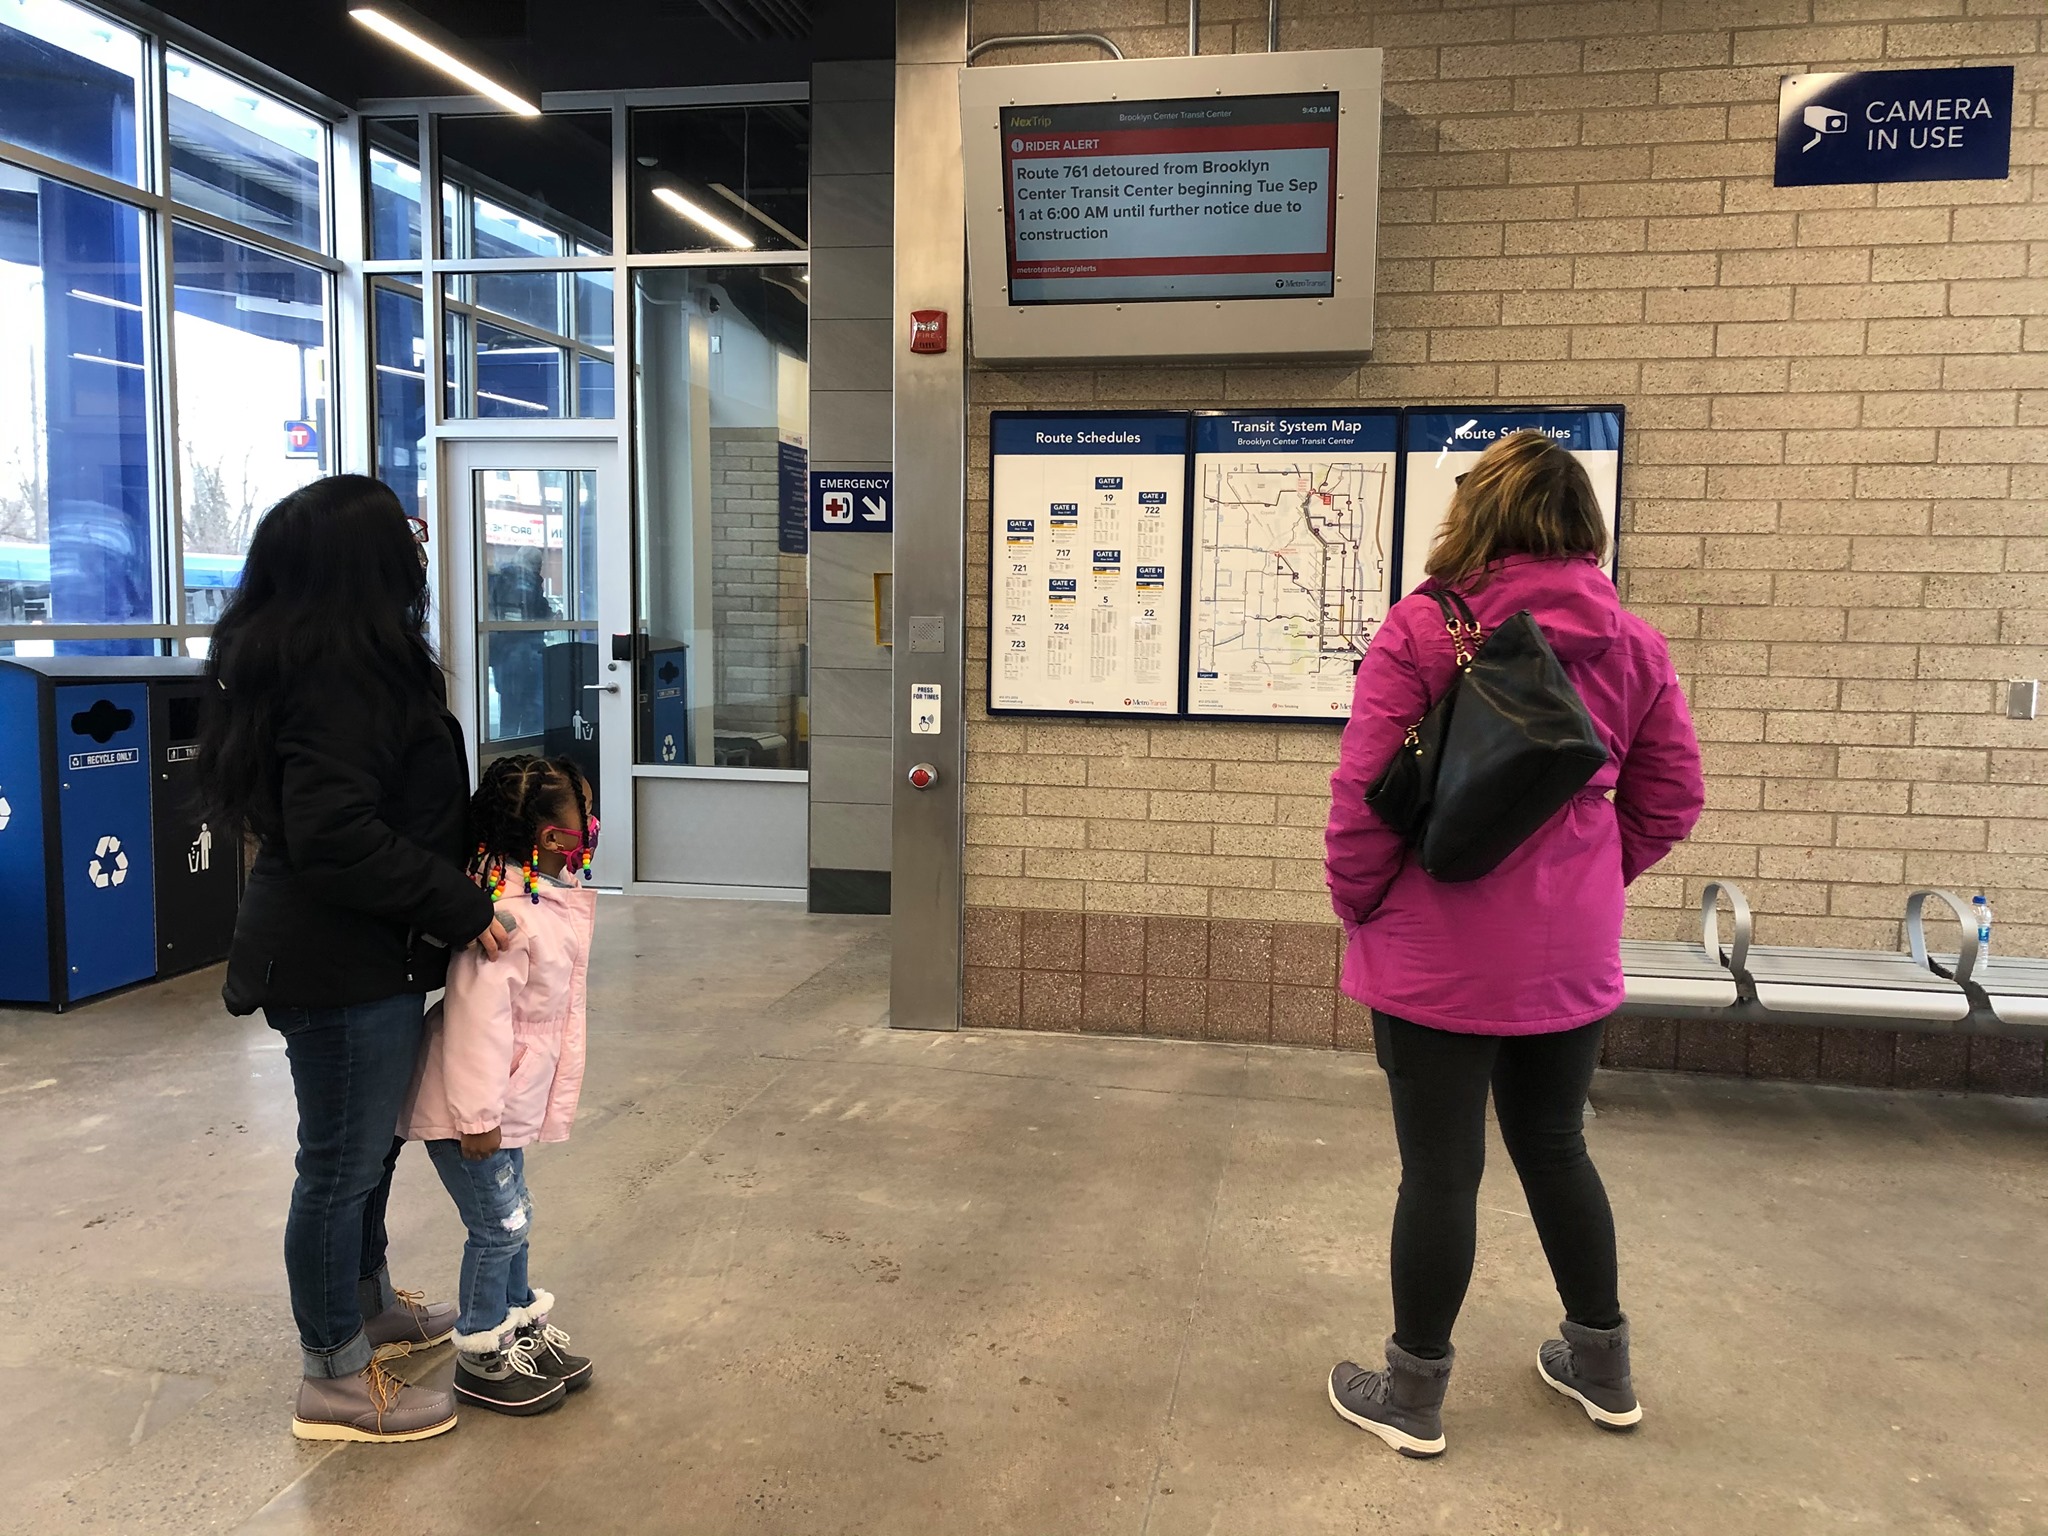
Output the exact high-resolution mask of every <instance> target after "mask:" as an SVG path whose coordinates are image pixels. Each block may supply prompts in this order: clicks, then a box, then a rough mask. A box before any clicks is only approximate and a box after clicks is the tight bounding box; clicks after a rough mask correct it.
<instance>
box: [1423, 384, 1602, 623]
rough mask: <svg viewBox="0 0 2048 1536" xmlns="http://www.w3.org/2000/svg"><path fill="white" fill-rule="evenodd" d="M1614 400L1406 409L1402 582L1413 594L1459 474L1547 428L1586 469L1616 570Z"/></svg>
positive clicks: (1447, 508) (1547, 431)
mask: <svg viewBox="0 0 2048 1536" xmlns="http://www.w3.org/2000/svg"><path fill="white" fill-rule="evenodd" d="M1621 418H1622V412H1621V407H1620V406H1618V405H1592V406H1528V407H1525V408H1523V409H1520V410H1509V411H1503V410H1499V409H1497V408H1488V407H1475V408H1472V409H1469V410H1467V409H1460V408H1458V407H1456V406H1433V407H1429V408H1425V409H1417V408H1414V407H1410V408H1409V410H1408V412H1407V415H1406V417H1405V418H1404V420H1403V422H1402V426H1401V452H1402V456H1403V459H1404V461H1405V462H1404V464H1403V466H1402V468H1403V473H1402V490H1401V585H1400V587H1399V589H1398V591H1397V594H1396V595H1400V594H1405V593H1409V592H1413V591H1414V590H1415V589H1416V588H1417V587H1418V586H1420V585H1421V584H1422V581H1423V579H1424V576H1423V566H1424V565H1425V564H1426V563H1427V562H1428V560H1429V547H1430V545H1431V544H1432V543H1434V542H1435V541H1436V536H1437V532H1438V530H1439V529H1441V528H1442V527H1443V525H1444V516H1445V514H1447V513H1448V512H1449V511H1450V509H1451V493H1452V492H1453V491H1455V490H1456V489H1457V485H1458V476H1460V475H1462V474H1464V473H1465V471H1466V470H1468V469H1470V468H1471V467H1472V465H1473V464H1474V462H1476V461H1477V460H1478V458H1479V455H1480V454H1481V453H1483V452H1485V451H1486V449H1487V448H1489V447H1491V446H1492V445H1493V444H1494V443H1496V442H1498V441H1500V439H1502V438H1503V437H1506V436H1507V435H1508V434H1509V433H1511V432H1520V431H1524V430H1530V429H1533V430H1534V431H1537V432H1544V433H1548V434H1549V435H1550V436H1551V437H1552V438H1554V439H1555V440H1556V441H1558V442H1560V443H1562V444H1564V446H1565V447H1566V448H1568V449H1570V450H1571V454H1572V457H1573V458H1575V459H1577V460H1578V461H1579V462H1580V463H1581V464H1583V465H1585V466H1586V473H1587V475H1588V476H1589V477H1590V478H1591V479H1592V481H1593V495H1594V496H1595V498H1596V499H1597V500H1598V501H1599V503H1600V510H1601V511H1602V512H1603V513H1605V514H1606V517H1607V574H1608V575H1609V576H1612V575H1613V574H1614V572H1615V569H1616V566H1615V538H1616V534H1617V532H1618V530H1619V527H1620V524H1619V522H1618V516H1619V511H1620V507H1621V424H1622V421H1621Z"/></svg>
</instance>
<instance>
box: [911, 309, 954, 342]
mask: <svg viewBox="0 0 2048 1536" xmlns="http://www.w3.org/2000/svg"><path fill="white" fill-rule="evenodd" d="M910 350H911V351H913V352H943V351H945V350H946V312H945V311H944V310H943V309H913V310H912V311H911V312H910Z"/></svg>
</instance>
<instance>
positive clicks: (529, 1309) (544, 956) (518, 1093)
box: [400, 757, 597, 1414]
mask: <svg viewBox="0 0 2048 1536" xmlns="http://www.w3.org/2000/svg"><path fill="white" fill-rule="evenodd" d="M470 825H471V832H470V835H471V836H472V837H473V838H474V839H475V841H476V854H475V856H474V858H473V860H472V862H471V873H472V874H473V875H475V876H476V877H477V878H478V879H479V880H481V881H482V882H484V884H485V885H486V886H487V887H488V888H489V890H490V893H491V896H492V898H493V900H494V902H495V904H496V907H497V912H498V918H499V921H500V922H502V923H503V924H504V925H505V927H507V928H509V929H512V937H511V939H510V941H509V943H508V944H507V945H506V946H505V948H504V949H503V950H502V951H501V952H500V953H499V954H498V955H497V957H496V958H494V959H489V960H486V959H483V958H482V957H481V956H480V955H477V954H473V953H464V954H460V955H457V956H456V957H455V958H454V959H453V960H451V961H450V962H449V966H448V995H447V998H446V1000H445V1001H444V1003H443V1004H442V1006H441V1007H440V1008H439V1009H437V1010H436V1011H435V1012H434V1013H433V1014H431V1015H430V1016H429V1017H428V1019H427V1045H426V1050H425V1052H424V1053H423V1054H422V1056H421V1059H420V1068H419V1075H418V1077H417V1078H416V1079H415V1081H414V1083H413V1090H412V1097H411V1099H410V1101H409V1102H408V1104H407V1107H406V1113H405V1118H404V1122H403V1124H402V1125H401V1126H400V1132H401V1134H402V1135H404V1136H405V1137H407V1138H408V1139H410V1140H413V1141H424V1142H425V1143H426V1144H427V1151H428V1153H429V1154H430V1155H431V1156H432V1157H433V1159H434V1169H435V1171H436V1172H437V1173H439V1174H440V1175H441V1182H442V1184H443V1185H444V1186H446V1188H447V1190H448V1193H449V1195H450V1197H452V1198H453V1199H454V1201H455V1206H456V1209H457V1210H458V1211H460V1212H461V1213H462V1220H463V1224H464V1225H465V1226H466V1227H467V1228H468V1229H469V1240H468V1241H467V1242H466V1243H464V1244H463V1248H462V1296H461V1299H462V1316H461V1318H460V1319H459V1320H458V1321H457V1323H456V1331H455V1348H456V1362H455V1396H456V1398H457V1399H458V1400H459V1401H461V1402H466V1403H475V1404H477V1405H478V1406H480V1407H484V1408H490V1409H493V1410H495V1411H496V1412H499V1413H511V1414H535V1413H545V1412H546V1411H547V1410H548V1409H550V1408H554V1407H557V1406H559V1405H560V1404H561V1402H562V1400H563V1398H564V1397H565V1396H566V1395H567V1394H568V1393H570V1392H573V1391H576V1390H578V1389H580V1388H582V1387H586V1386H588V1385H589V1384H590V1362H589V1361H588V1360H585V1359H583V1358H582V1357H581V1356H579V1355H572V1354H570V1353H569V1352H568V1349H567V1345H568V1343H569V1336H568V1335H567V1334H565V1333H563V1332H562V1330H561V1329H559V1328H556V1327H555V1326H553V1324H551V1323H550V1322H549V1321H548V1315H549V1313H550V1312H551V1311H552V1310H553V1308H554V1304H555V1299H554V1297H552V1296H550V1295H549V1294H548V1293H547V1292H546V1291H542V1290H536V1289H534V1287H533V1285H532V1283H531V1281H530V1280H529V1279H528V1277H527V1240H528V1238H529V1236H530V1235H531V1234H532V1231H533V1197H532V1196H531V1195H529V1194H528V1193H527V1189H526V1148H527V1147H529V1146H531V1145H533V1144H534V1143H535V1142H542V1141H566V1140H568V1137H569V1126H570V1123H571V1122H572V1121H573V1120H574V1119H575V1118H576V1099H577V1095H578V1093H579V1092H580V1091H581V1089H582V1087H583V1051H584V999H585V994H586V989H587V986H588V981H589V975H590V940H591V934H592V932H593V930H594V928H595V925H596V920H597V893H596V892H595V891H591V890H586V889H585V888H584V887H583V885H582V884H581V883H580V882H579V880H578V879H577V875H578V873H579V872H580V873H581V874H582V875H583V876H585V877H587V876H588V875H589V873H590V856H591V853H592V851H593V850H594V849H595V848H596V847H597V818H596V817H595V816H593V815H591V813H590V785H589V784H588V783H587V782H586V781H585V780H584V777H583V775H582V773H581V772H580V771H578V769H577V767H576V765H575V764H574V763H572V762H570V761H569V760H568V759H567V758H555V759H548V758H538V757H502V758H499V759H498V760H497V761H496V762H494V763H492V764H490V765H489V766H488V767H487V768H485V769H484V773H483V782H482V784H481V785H480V786H479V787H478V789H477V792H476V796H475V798H474V799H473V800H472V801H471V802H470ZM579 867H580V869H579ZM508 871H512V872H515V873H516V878H518V879H519V881H520V882H521V884H522V886H523V889H521V890H519V891H517V892H515V893H511V894H508V893H507V884H508V873H507V872H508Z"/></svg>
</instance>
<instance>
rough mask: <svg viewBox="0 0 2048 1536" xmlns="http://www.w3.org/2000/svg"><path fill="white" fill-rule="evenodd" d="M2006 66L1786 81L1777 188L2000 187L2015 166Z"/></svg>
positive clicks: (1858, 73) (1798, 77) (1783, 83)
mask: <svg viewBox="0 0 2048 1536" xmlns="http://www.w3.org/2000/svg"><path fill="white" fill-rule="evenodd" d="M2012 87H2013V71H2012V66H2011V65H2010V64H1998V65H1986V66H1982V67H1978V68H1970V69H1885V70H1859V71H1856V72H1854V73H1850V74H1838V75H1787V76H1785V77H1784V79H1783V80H1782V81H1780V82H1779V86H1778V163H1777V178H1776V180H1777V185H1779V186H1781V187H1827V186H1840V185H1846V184H1852V183H1865V182H1879V181H2003V180H2004V179H2005V177H2006V176H2007V174H2008V173H2009V172H2010V170H2011V166H2012Z"/></svg>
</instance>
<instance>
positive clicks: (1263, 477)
mask: <svg viewBox="0 0 2048 1536" xmlns="http://www.w3.org/2000/svg"><path fill="white" fill-rule="evenodd" d="M1399 420H1400V413H1399V412H1398V411H1342V412H1334V413H1333V412H1327V411H1325V412H1313V413H1306V412H1263V413H1252V414H1228V415H1213V416H1198V417H1196V418H1195V461H1194V466H1195V468H1194V491H1193V518H1194V535H1193V539H1192V541H1191V544H1190V554H1189V560H1190V564H1189V616H1188V663H1187V664H1188V688H1187V712H1188V714H1190V715H1200V716H1224V717H1231V716H1235V717H1244V718H1274V717H1278V718H1291V719H1307V720H1336V721H1343V720H1348V719H1349V718H1350V716H1351V690H1352V682H1353V678H1354V675H1355V674H1356V671H1357V666H1358V660H1359V658H1360V657H1361V656H1363V655H1364V654H1365V648H1366V646H1367V645H1368V644H1369V643H1370V642H1371V640H1372V637H1373V635H1374V633H1375V632H1376V631H1377V630H1378V628H1379V626H1380V624H1381V623H1382V622H1384V620H1385V619H1386V616H1387V608H1388V605H1389V602H1390V600H1391V597H1392V584H1393V553H1394V513H1395V499H1394V489H1395V485H1394V481H1395V443H1396V438H1397V436H1398V424H1399Z"/></svg>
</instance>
